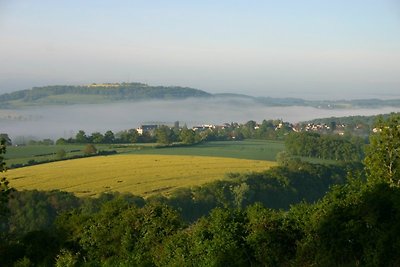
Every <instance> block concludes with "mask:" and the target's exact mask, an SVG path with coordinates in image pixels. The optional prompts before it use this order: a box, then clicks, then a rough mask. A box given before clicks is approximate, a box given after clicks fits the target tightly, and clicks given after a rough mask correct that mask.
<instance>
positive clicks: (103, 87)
mask: <svg viewBox="0 0 400 267" xmlns="http://www.w3.org/2000/svg"><path fill="white" fill-rule="evenodd" d="M187 98H215V99H219V100H221V99H229V100H232V99H233V100H235V101H236V103H237V101H246V102H248V101H254V103H255V104H258V105H264V106H308V107H314V108H322V109H344V108H379V107H384V106H392V107H400V99H391V100H381V99H357V100H304V99H301V98H292V97H286V98H274V97H253V96H249V95H244V94H232V93H225V94H210V93H208V92H205V91H202V90H199V89H194V88H189V87H179V86H151V85H147V84H143V83H104V84H96V83H93V84H89V85H77V86H74V85H51V86H43V87H33V88H32V89H27V90H20V91H16V92H12V93H7V94H2V95H0V108H20V107H24V106H35V105H69V104H100V103H111V102H118V101H143V100H171V99H175V100H179V99H187Z"/></svg>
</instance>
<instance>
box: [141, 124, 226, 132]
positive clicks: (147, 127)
mask: <svg viewBox="0 0 400 267" xmlns="http://www.w3.org/2000/svg"><path fill="white" fill-rule="evenodd" d="M163 125H166V124H142V125H141V126H140V127H139V128H137V129H136V131H137V132H138V133H139V134H140V135H142V134H143V133H145V132H150V133H151V132H154V131H155V130H156V129H157V128H158V127H160V126H163ZM167 126H168V125H167ZM173 127H174V128H179V123H178V122H175V123H174V126H173ZM228 127H231V124H229V123H224V124H222V125H214V124H202V125H196V126H193V127H192V130H193V131H199V132H201V131H206V130H212V129H225V128H228Z"/></svg>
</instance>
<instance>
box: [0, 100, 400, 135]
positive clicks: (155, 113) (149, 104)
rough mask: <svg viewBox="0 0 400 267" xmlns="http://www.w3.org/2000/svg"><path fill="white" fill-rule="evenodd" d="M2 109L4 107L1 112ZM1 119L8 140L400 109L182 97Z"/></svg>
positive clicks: (33, 111) (23, 112) (37, 110)
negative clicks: (150, 125) (275, 104)
mask: <svg viewBox="0 0 400 267" xmlns="http://www.w3.org/2000/svg"><path fill="white" fill-rule="evenodd" d="M3 112H4V111H3ZM7 112H8V113H9V114H10V115H11V117H14V118H18V119H14V120H13V119H8V118H7V117H8V114H5V115H4V117H0V130H1V132H5V133H8V134H9V136H10V137H11V138H12V139H15V138H18V137H21V136H25V137H28V136H31V137H35V138H54V139H57V138H60V137H64V138H69V137H71V136H74V135H75V134H76V133H77V132H78V130H84V131H85V132H86V133H93V132H102V133H104V132H105V131H106V130H112V131H114V132H117V131H120V130H127V129H133V128H137V127H139V126H140V125H141V124H143V123H144V124H146V123H152V122H160V123H169V124H171V125H172V124H173V122H175V121H179V122H180V124H181V125H184V124H186V125H187V126H189V127H192V126H194V125H201V124H216V125H221V124H223V123H231V122H238V123H245V122H247V121H249V120H255V121H257V122H259V123H261V122H262V120H264V119H266V120H269V119H272V120H276V119H282V120H284V121H287V122H291V123H297V122H300V121H305V120H311V119H316V118H327V117H333V116H335V117H342V116H350V115H377V114H384V113H390V112H400V108H399V107H383V108H374V109H373V108H352V109H350V108H349V109H318V108H313V107H304V106H290V107H269V106H265V105H262V104H259V103H255V102H254V101H252V100H250V99H247V100H246V99H241V100H240V101H239V100H237V99H186V100H164V101H160V100H153V101H142V102H126V103H110V104H89V105H70V106H47V107H30V108H24V109H18V110H7Z"/></svg>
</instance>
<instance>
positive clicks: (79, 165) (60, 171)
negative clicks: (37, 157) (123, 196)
mask: <svg viewBox="0 0 400 267" xmlns="http://www.w3.org/2000/svg"><path fill="white" fill-rule="evenodd" d="M273 165H275V163H274V162H269V161H263V160H244V159H234V158H222V157H200V156H171V155H113V156H99V157H92V158H83V159H75V160H65V161H59V162H53V163H47V164H41V165H36V166H31V167H24V168H18V169H13V170H9V171H8V172H7V177H8V179H9V181H10V186H12V187H14V188H16V189H18V190H23V189H38V190H52V189H59V190H63V191H69V192H73V193H75V194H76V195H78V196H95V195H98V194H100V193H101V192H107V191H119V192H130V193H133V194H136V195H141V196H144V197H147V196H150V195H152V194H155V193H162V194H165V195H168V193H170V192H171V191H172V190H174V189H176V188H179V187H190V186H196V185H201V184H204V183H207V182H210V181H213V180H216V179H222V178H224V174H226V173H228V172H251V171H262V170H266V169H268V168H270V167H271V166H273Z"/></svg>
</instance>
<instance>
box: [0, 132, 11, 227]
mask: <svg viewBox="0 0 400 267" xmlns="http://www.w3.org/2000/svg"><path fill="white" fill-rule="evenodd" d="M5 153H6V140H5V139H3V138H0V230H2V228H3V221H4V219H5V218H6V217H7V214H8V206H7V203H8V197H9V194H10V193H11V189H10V187H9V186H8V181H7V179H6V178H5V177H3V175H4V172H5V171H6V166H5V162H4V157H3V156H2V155H3V154H5Z"/></svg>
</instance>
